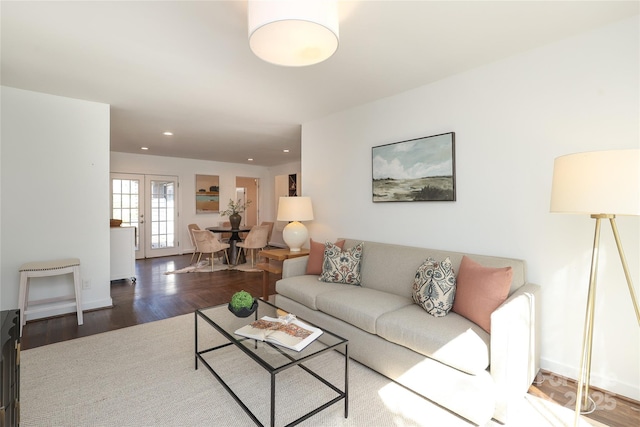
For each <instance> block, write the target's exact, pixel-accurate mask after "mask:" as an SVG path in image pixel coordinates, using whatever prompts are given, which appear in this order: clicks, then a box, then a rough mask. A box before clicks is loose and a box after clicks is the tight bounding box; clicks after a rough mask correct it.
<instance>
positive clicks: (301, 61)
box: [248, 0, 339, 67]
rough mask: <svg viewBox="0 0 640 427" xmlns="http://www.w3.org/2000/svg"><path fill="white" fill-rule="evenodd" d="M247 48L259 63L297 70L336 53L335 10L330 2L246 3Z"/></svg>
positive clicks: (268, 0) (273, 0)
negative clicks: (249, 48) (268, 63)
mask: <svg viewBox="0 0 640 427" xmlns="http://www.w3.org/2000/svg"><path fill="white" fill-rule="evenodd" d="M248 20H249V46H250V47H251V50H252V51H253V53H254V54H255V55H256V56H257V57H259V58H260V59H262V60H264V61H267V62H270V63H272V64H276V65H284V66H290V67H299V66H305V65H313V64H317V63H318V62H322V61H324V60H326V59H327V58H329V57H330V56H331V55H333V54H334V52H335V51H336V50H337V49H338V40H339V35H338V7H337V4H336V1H332V0H249V3H248Z"/></svg>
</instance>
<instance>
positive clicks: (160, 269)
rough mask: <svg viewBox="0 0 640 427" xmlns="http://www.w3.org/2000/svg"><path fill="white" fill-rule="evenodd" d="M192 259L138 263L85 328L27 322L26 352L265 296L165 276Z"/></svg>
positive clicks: (258, 288) (222, 279)
mask: <svg viewBox="0 0 640 427" xmlns="http://www.w3.org/2000/svg"><path fill="white" fill-rule="evenodd" d="M190 258H191V255H180V256H173V257H164V258H152V259H146V260H138V261H136V277H137V282H136V284H135V285H134V284H132V283H131V282H129V281H128V280H123V281H115V282H112V283H111V297H112V299H113V307H112V308H108V309H100V310H93V311H86V312H85V313H84V325H82V326H78V325H77V323H76V317H75V314H70V315H65V316H59V317H54V318H48V319H42V320H37V321H33V322H28V323H27V324H26V325H25V327H24V330H23V334H22V349H23V350H27V349H30V348H35V347H39V346H43V345H47V344H51V343H55V342H59V341H66V340H70V339H74V338H78V337H83V336H87V335H93V334H98V333H101V332H106V331H111V330H114V329H120V328H125V327H128V326H134V325H137V324H140V323H146V322H153V321H155V320H161V319H166V318H169V317H174V316H179V315H181V314H188V313H193V311H194V310H196V309H198V308H204V307H210V306H213V305H219V304H226V303H227V302H228V301H229V299H230V298H231V295H233V293H234V292H236V291H239V290H243V289H244V290H246V291H248V292H250V293H251V294H252V295H261V294H262V274H261V273H243V272H239V271H217V272H215V273H213V274H211V273H187V274H171V275H165V274H164V273H165V272H166V271H169V270H177V269H179V268H182V267H186V266H188V265H189V261H190ZM275 282H276V277H275V276H274V275H270V283H269V290H270V293H271V294H273V293H275ZM538 379H539V381H536V384H534V385H532V386H531V388H530V389H529V393H530V394H531V395H534V396H537V397H540V398H543V399H546V400H549V401H553V402H556V403H557V404H559V405H562V406H566V407H569V408H573V407H574V405H575V396H576V384H575V382H574V381H573V380H570V379H567V378H563V377H560V376H558V375H555V374H553V373H550V372H541V373H540V374H539V375H538ZM592 397H593V399H594V400H595V401H596V402H598V403H599V405H598V409H596V410H595V411H594V412H593V413H592V414H590V415H588V417H589V418H591V419H594V420H596V421H598V422H601V423H604V424H606V425H608V426H611V427H618V426H619V427H627V426H640V402H637V401H633V400H630V399H627V398H624V397H621V396H616V395H615V394H613V393H610V392H607V391H603V390H597V389H593V392H592Z"/></svg>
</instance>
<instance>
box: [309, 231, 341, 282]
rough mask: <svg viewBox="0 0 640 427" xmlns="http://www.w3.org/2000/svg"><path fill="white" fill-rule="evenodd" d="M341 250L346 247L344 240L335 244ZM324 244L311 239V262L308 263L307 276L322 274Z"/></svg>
mask: <svg viewBox="0 0 640 427" xmlns="http://www.w3.org/2000/svg"><path fill="white" fill-rule="evenodd" d="M334 245H336V246H337V247H339V248H340V249H342V248H343V246H344V240H338V241H337V242H335V243H334ZM324 246H325V244H324V243H320V242H315V241H314V240H313V239H309V261H307V274H316V275H320V274H322V261H323V260H324Z"/></svg>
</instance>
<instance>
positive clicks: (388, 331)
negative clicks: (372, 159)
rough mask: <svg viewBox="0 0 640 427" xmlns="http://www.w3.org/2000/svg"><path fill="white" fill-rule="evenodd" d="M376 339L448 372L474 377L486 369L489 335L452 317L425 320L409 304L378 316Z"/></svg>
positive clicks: (417, 307)
mask: <svg viewBox="0 0 640 427" xmlns="http://www.w3.org/2000/svg"><path fill="white" fill-rule="evenodd" d="M376 331H377V334H378V336H380V337H382V338H384V339H386V340H387V341H391V342H393V343H395V344H399V345H402V346H404V347H407V348H410V349H411V350H413V351H415V352H417V353H420V354H424V355H425V356H428V357H430V358H432V359H435V360H437V361H439V362H441V363H444V364H445V365H448V366H451V367H452V368H456V369H459V370H461V371H464V372H467V373H469V374H473V375H477V374H478V373H479V372H482V371H484V370H486V369H487V367H488V366H489V360H490V358H489V348H490V340H491V338H490V335H489V334H488V333H486V332H485V331H484V330H483V329H482V328H480V327H479V326H478V325H476V324H475V323H473V322H471V321H469V320H468V319H465V318H464V317H462V316H460V315H458V314H456V313H453V312H451V313H449V314H448V315H447V316H445V317H433V316H429V315H428V314H427V313H425V311H424V310H423V309H422V308H420V307H419V306H417V305H415V304H412V305H410V306H407V307H403V308H400V309H398V310H395V311H391V312H388V313H386V314H383V315H381V316H380V317H379V318H378V320H377V322H376Z"/></svg>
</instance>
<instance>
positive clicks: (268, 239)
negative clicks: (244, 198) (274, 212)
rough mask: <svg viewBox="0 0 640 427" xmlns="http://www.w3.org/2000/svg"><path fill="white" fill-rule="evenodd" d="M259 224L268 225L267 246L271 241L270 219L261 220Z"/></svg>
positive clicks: (271, 226) (271, 223) (271, 225)
mask: <svg viewBox="0 0 640 427" xmlns="http://www.w3.org/2000/svg"><path fill="white" fill-rule="evenodd" d="M260 225H268V226H269V234H267V246H269V243H270V242H271V233H273V222H272V221H262V222H261V223H260Z"/></svg>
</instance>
